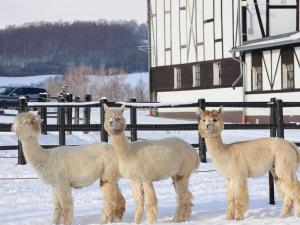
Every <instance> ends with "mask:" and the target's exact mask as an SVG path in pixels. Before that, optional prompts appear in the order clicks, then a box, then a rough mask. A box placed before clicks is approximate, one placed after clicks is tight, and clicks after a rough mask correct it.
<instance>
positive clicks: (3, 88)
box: [0, 87, 14, 95]
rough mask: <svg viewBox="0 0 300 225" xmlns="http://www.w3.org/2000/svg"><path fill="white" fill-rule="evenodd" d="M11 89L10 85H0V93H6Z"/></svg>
mask: <svg viewBox="0 0 300 225" xmlns="http://www.w3.org/2000/svg"><path fill="white" fill-rule="evenodd" d="M13 89H14V88H12V87H0V95H8V94H9V93H10V92H11V91H12V90H13Z"/></svg>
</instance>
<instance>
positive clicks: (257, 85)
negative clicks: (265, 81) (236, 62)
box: [252, 66, 262, 91]
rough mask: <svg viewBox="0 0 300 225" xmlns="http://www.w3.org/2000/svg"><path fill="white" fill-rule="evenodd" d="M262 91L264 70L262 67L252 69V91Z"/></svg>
mask: <svg viewBox="0 0 300 225" xmlns="http://www.w3.org/2000/svg"><path fill="white" fill-rule="evenodd" d="M261 90H262V68H261V66H253V67H252V91H261Z"/></svg>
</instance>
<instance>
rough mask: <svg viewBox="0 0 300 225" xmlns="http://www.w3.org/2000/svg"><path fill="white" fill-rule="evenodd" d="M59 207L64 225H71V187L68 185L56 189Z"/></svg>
mask: <svg viewBox="0 0 300 225" xmlns="http://www.w3.org/2000/svg"><path fill="white" fill-rule="evenodd" d="M57 194H58V196H59V201H60V205H61V208H62V217H63V219H64V224H65V225H71V223H72V218H73V199H72V193H71V187H70V186H68V185H64V186H60V187H59V188H58V189H57Z"/></svg>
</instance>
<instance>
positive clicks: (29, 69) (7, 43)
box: [0, 20, 147, 75]
mask: <svg viewBox="0 0 300 225" xmlns="http://www.w3.org/2000/svg"><path fill="white" fill-rule="evenodd" d="M146 40H147V25H146V24H141V25H139V24H137V23H136V22H134V21H118V22H108V21H106V20H100V21H97V22H73V23H66V22H58V23H45V22H40V23H32V24H26V25H23V26H20V27H15V26H11V27H7V28H6V29H4V30H0V74H1V75H28V74H30V75H34V74H63V73H64V72H65V71H66V70H67V69H69V68H71V67H76V66H82V65H84V66H92V67H93V68H95V69H99V68H121V69H123V70H125V71H126V72H140V71H147V54H146V53H143V52H140V51H139V50H138V46H140V45H145V43H146Z"/></svg>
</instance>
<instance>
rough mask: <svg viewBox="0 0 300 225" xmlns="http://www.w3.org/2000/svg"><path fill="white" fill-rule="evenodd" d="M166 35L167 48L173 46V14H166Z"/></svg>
mask: <svg viewBox="0 0 300 225" xmlns="http://www.w3.org/2000/svg"><path fill="white" fill-rule="evenodd" d="M165 37H166V41H165V43H166V46H165V47H166V48H171V14H170V13H167V14H165Z"/></svg>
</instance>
